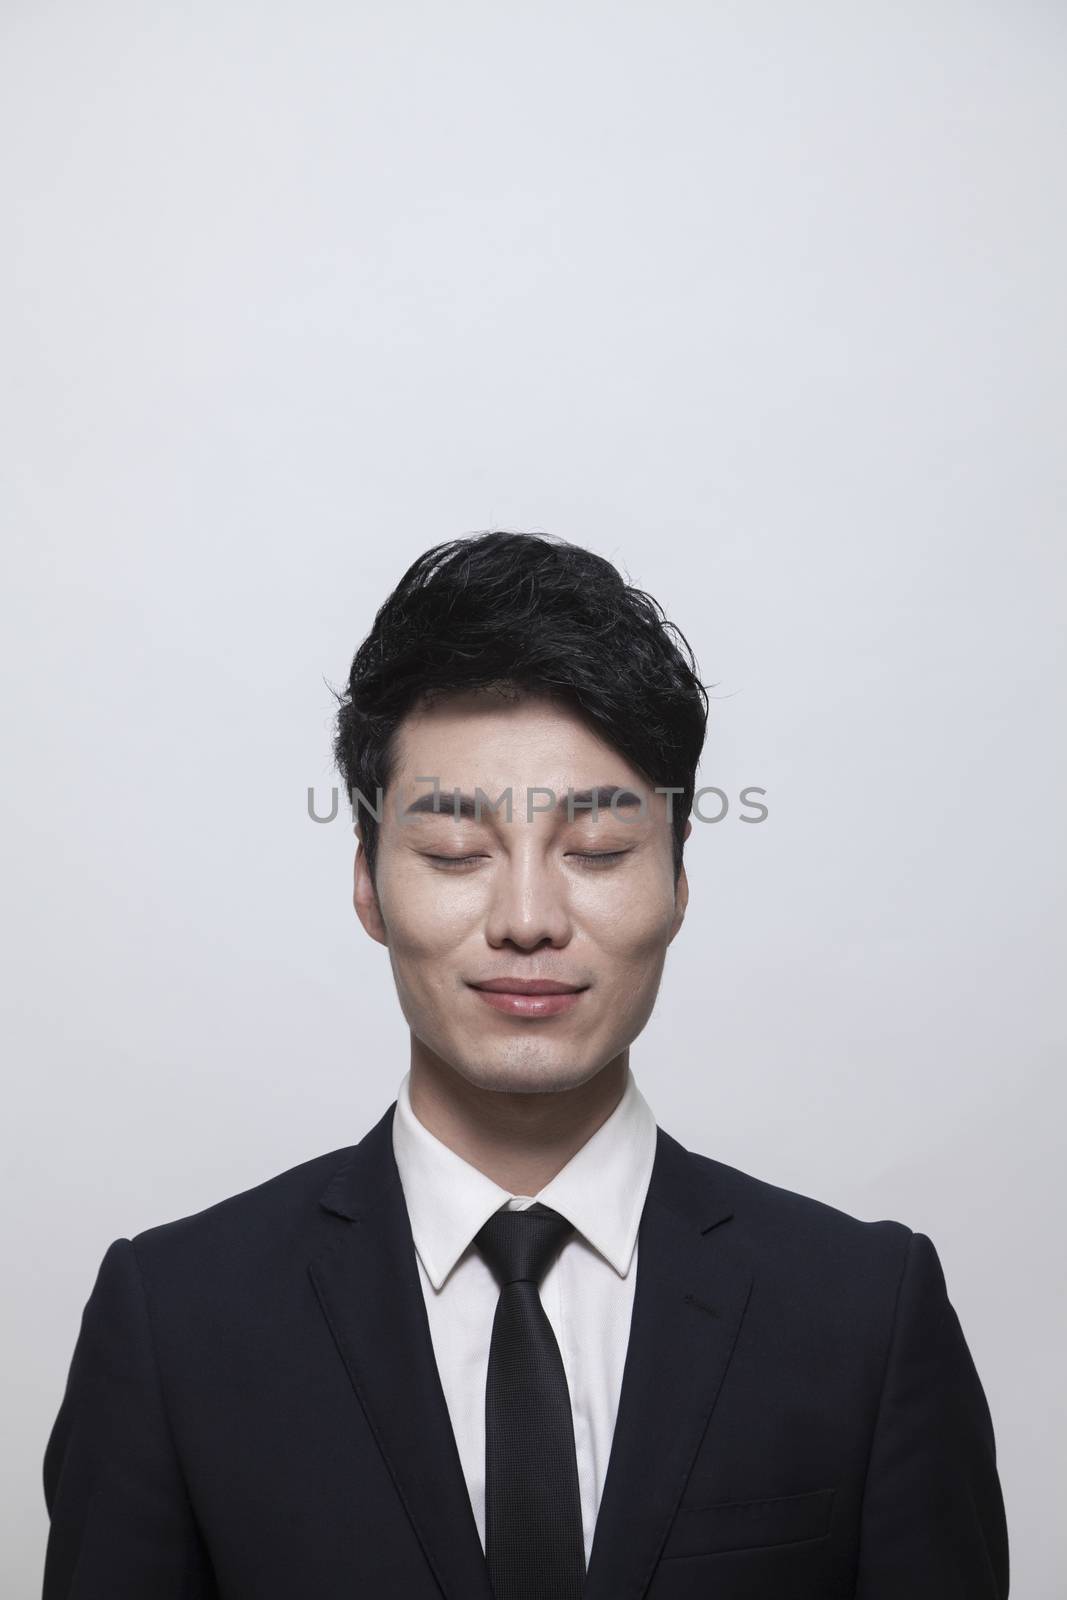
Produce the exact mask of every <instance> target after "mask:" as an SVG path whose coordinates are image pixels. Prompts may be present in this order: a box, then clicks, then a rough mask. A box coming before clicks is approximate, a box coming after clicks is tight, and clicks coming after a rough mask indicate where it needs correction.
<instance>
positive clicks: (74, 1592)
mask: <svg viewBox="0 0 1067 1600" xmlns="http://www.w3.org/2000/svg"><path fill="white" fill-rule="evenodd" d="M44 1495H45V1504H46V1506H47V1508H48V1514H49V1517H50V1519H51V1523H50V1528H49V1534H48V1546H47V1551H46V1555H45V1573H44V1591H43V1600H148V1597H149V1596H150V1597H151V1600H217V1592H216V1589H215V1586H214V1583H213V1581H212V1577H211V1569H210V1564H209V1562H208V1558H207V1553H206V1551H205V1548H204V1545H203V1541H202V1540H201V1538H200V1535H199V1532H198V1530H197V1527H196V1523H195V1520H194V1517H193V1513H192V1508H191V1506H190V1504H189V1497H188V1494H187V1492H186V1488H185V1484H184V1481H183V1478H182V1473H181V1469H180V1466H179V1463H178V1459H177V1455H176V1453H175V1449H174V1443H173V1440H172V1438H171V1433H170V1427H169V1424H168V1421H167V1416H166V1412H165V1409H164V1402H163V1393H162V1389H161V1386H160V1379H159V1374H158V1371H157V1369H156V1362H155V1356H154V1353H153V1347H152V1335H151V1330H150V1327H149V1320H148V1308H147V1304H146V1300H145V1293H144V1288H143V1285H142V1281H141V1276H140V1272H139V1270H138V1265H137V1256H136V1252H135V1249H134V1246H133V1244H132V1243H131V1242H130V1240H129V1239H117V1240H116V1241H115V1242H114V1244H112V1245H111V1246H110V1247H109V1249H108V1250H107V1253H106V1254H105V1256H104V1259H103V1262H102V1263H101V1266H100V1270H99V1272H98V1274H97V1278H96V1283H95V1285H94V1287H93V1291H92V1294H91V1295H90V1297H89V1301H88V1303H87V1305H86V1307H85V1310H84V1312H83V1314H82V1322H81V1331H80V1333H79V1335H78V1340H77V1343H76V1345H75V1348H74V1355H73V1359H72V1361H71V1366H70V1373H69V1376H68V1378H67V1385H66V1390H65V1392H64V1395H63V1399H62V1403H61V1405H60V1408H59V1413H58V1416H57V1417H56V1420H55V1423H54V1425H53V1428H52V1432H51V1435H50V1437H49V1439H48V1443H47V1446H46V1449H45V1457H44Z"/></svg>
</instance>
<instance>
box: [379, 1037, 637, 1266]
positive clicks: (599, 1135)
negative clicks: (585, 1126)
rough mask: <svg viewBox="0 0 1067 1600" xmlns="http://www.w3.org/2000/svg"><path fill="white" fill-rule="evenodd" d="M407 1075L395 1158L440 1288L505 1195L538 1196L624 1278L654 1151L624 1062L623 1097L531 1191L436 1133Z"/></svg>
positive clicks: (421, 1250)
mask: <svg viewBox="0 0 1067 1600" xmlns="http://www.w3.org/2000/svg"><path fill="white" fill-rule="evenodd" d="M410 1079H411V1074H410V1072H408V1073H406V1074H405V1076H404V1078H403V1080H402V1081H401V1084H400V1088H399V1090H398V1092H397V1099H396V1111H395V1113H394V1116H393V1154H394V1156H395V1157H396V1165H397V1170H398V1172H399V1174H400V1182H401V1184H402V1186H403V1190H404V1200H405V1203H406V1205H407V1210H408V1217H409V1219H410V1222H411V1232H412V1237H413V1239H414V1242H415V1249H416V1251H417V1252H418V1255H419V1259H420V1261H421V1262H422V1264H423V1266H424V1267H425V1269H426V1272H427V1275H428V1277H429V1279H430V1282H431V1283H432V1284H433V1286H434V1288H435V1289H440V1288H441V1286H442V1284H443V1283H444V1281H445V1279H446V1278H447V1277H448V1274H449V1273H450V1272H451V1271H452V1268H453V1267H454V1266H455V1264H456V1262H457V1261H458V1260H459V1258H460V1256H461V1255H462V1254H463V1252H464V1251H465V1250H466V1249H467V1247H468V1245H469V1244H470V1243H471V1241H472V1239H473V1238H474V1236H475V1235H476V1234H477V1233H478V1231H479V1229H480V1228H481V1227H482V1225H483V1223H485V1222H487V1221H488V1220H489V1218H490V1217H491V1216H492V1215H493V1213H494V1212H495V1211H499V1210H500V1208H501V1206H503V1205H505V1204H506V1203H507V1202H508V1201H509V1200H516V1199H523V1200H524V1201H526V1202H527V1203H532V1201H533V1200H535V1199H536V1200H539V1201H540V1202H541V1204H542V1205H546V1206H551V1208H552V1210H553V1211H558V1212H559V1213H560V1215H561V1216H564V1217H566V1218H567V1221H568V1222H570V1223H572V1224H573V1225H574V1227H575V1229H576V1230H577V1232H578V1233H580V1234H581V1235H582V1236H583V1237H584V1238H585V1239H586V1240H587V1241H588V1243H589V1244H591V1245H592V1246H593V1248H594V1249H595V1250H597V1251H598V1252H599V1253H600V1254H601V1255H602V1256H603V1257H604V1258H605V1260H607V1261H609V1262H610V1263H611V1265H612V1266H613V1267H614V1268H615V1271H616V1272H617V1273H618V1274H619V1275H620V1277H625V1276H626V1274H627V1272H628V1271H629V1268H630V1262H631V1260H632V1258H633V1251H634V1245H635V1243H636V1241H637V1230H638V1227H639V1225H640V1222H641V1213H642V1211H643V1209H644V1204H645V1196H646V1194H647V1192H648V1185H649V1181H650V1179H651V1177H652V1164H653V1162H654V1160H655V1155H656V1120H655V1117H654V1116H653V1114H652V1110H651V1108H650V1107H649V1104H648V1102H647V1101H646V1099H645V1097H644V1096H643V1095H642V1093H641V1091H640V1090H639V1089H638V1087H637V1083H636V1082H635V1080H634V1076H633V1073H632V1071H631V1070H630V1068H629V1067H627V1069H626V1084H625V1087H624V1089H623V1093H622V1098H621V1099H620V1101H619V1103H618V1105H617V1106H616V1107H615V1109H614V1111H612V1113H611V1115H610V1116H609V1117H608V1118H607V1120H606V1121H604V1122H602V1123H601V1125H600V1127H599V1128H598V1129H597V1130H596V1132H595V1133H594V1134H593V1135H592V1136H591V1138H589V1139H587V1140H586V1142H585V1144H583V1145H582V1147H581V1149H580V1150H577V1151H576V1152H575V1154H574V1155H573V1156H572V1157H571V1159H570V1160H569V1161H568V1162H567V1164H566V1166H565V1167H563V1168H562V1170H561V1171H559V1172H557V1174H556V1176H555V1177H554V1178H553V1179H552V1180H551V1181H550V1182H549V1183H547V1184H546V1185H545V1187H544V1188H543V1189H542V1190H541V1191H540V1192H539V1193H538V1194H537V1195H534V1196H532V1197H531V1196H515V1195H512V1194H511V1193H510V1191H509V1190H507V1189H503V1188H501V1186H500V1185H499V1184H498V1183H494V1182H493V1180H492V1178H488V1177H486V1175H485V1173H484V1172H480V1171H479V1170H478V1168H477V1167H474V1166H472V1165H471V1164H470V1162H469V1161H464V1159H463V1157H462V1156H459V1155H457V1154H456V1152H455V1151H454V1150H452V1149H450V1148H449V1146H448V1145H446V1144H444V1143H443V1142H442V1141H441V1140H440V1139H438V1138H437V1137H436V1135H435V1134H432V1133H431V1132H430V1130H429V1128H427V1127H425V1126H424V1125H423V1124H422V1123H421V1122H420V1121H419V1119H418V1118H417V1117H416V1115H415V1113H414V1111H413V1110H412V1108H411V1095H410V1092H409V1086H410Z"/></svg>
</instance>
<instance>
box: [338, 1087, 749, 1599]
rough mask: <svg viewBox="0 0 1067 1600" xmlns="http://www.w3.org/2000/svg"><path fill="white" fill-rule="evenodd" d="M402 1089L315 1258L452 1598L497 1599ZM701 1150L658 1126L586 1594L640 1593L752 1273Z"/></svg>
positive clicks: (344, 1347)
mask: <svg viewBox="0 0 1067 1600" xmlns="http://www.w3.org/2000/svg"><path fill="white" fill-rule="evenodd" d="M394 1106H395V1102H394V1104H393V1105H391V1106H390V1107H389V1109H388V1111H386V1113H385V1115H384V1116H383V1117H382V1118H381V1120H380V1121H379V1122H378V1123H377V1125H376V1126H375V1127H374V1128H372V1129H371V1130H370V1132H369V1133H368V1134H367V1135H366V1137H365V1138H364V1139H363V1140H362V1141H361V1143H360V1144H359V1145H357V1146H356V1147H355V1150H354V1151H353V1153H352V1155H351V1157H350V1159H349V1161H348V1163H347V1164H346V1165H345V1166H343V1167H342V1168H341V1169H340V1170H339V1171H338V1172H337V1173H336V1174H335V1175H334V1177H333V1179H332V1180H331V1182H330V1184H329V1186H328V1187H327V1189H326V1191H325V1193H324V1194H323V1195H322V1197H321V1201H320V1205H321V1207H322V1209H323V1212H324V1213H328V1215H324V1216H323V1222H324V1224H325V1225H326V1226H327V1227H328V1228H329V1230H330V1232H331V1237H329V1238H328V1239H327V1241H326V1243H325V1244H324V1246H323V1248H322V1249H321V1250H320V1252H319V1253H318V1254H317V1256H316V1257H315V1259H314V1260H313V1261H312V1262H311V1264H310V1267H309V1270H310V1274H311V1278H312V1281H313V1283H314V1286H315V1290H316V1293H317V1295H318V1298H319V1302H320V1304H321V1306H322V1310H323V1312H324V1314H325V1316H326V1319H327V1321H328V1323H329V1325H330V1328H331V1331H332V1333H333V1337H334V1341H335V1343H336V1345H337V1348H338V1351H339V1352H340V1355H341V1359H342V1360H343V1362H344V1364H345V1367H346V1369H347V1371H348V1375H349V1378H350V1379H351V1382H352V1386H353V1388H354V1390H355V1392H356V1395H357V1397H358V1399H359V1402H360V1404H361V1405H362V1407H363V1410H364V1412H365V1414H366V1417H367V1421H368V1423H369V1424H370V1427H371V1429H372V1431H373V1433H374V1435H375V1437H376V1439H377V1441H378V1444H379V1447H380V1449H381V1452H382V1455H383V1458H384V1460H385V1462H386V1464H387V1466H388V1468H389V1471H390V1473H391V1474H392V1477H393V1481H394V1483H395V1485H396V1488H397V1492H398V1494H399V1496H400V1499H401V1501H402V1502H403V1504H404V1506H405V1508H406V1510H407V1514H408V1517H409V1518H410V1520H411V1523H412V1526H413V1528H414V1531H415V1534H416V1536H417V1537H418V1539H419V1542H420V1543H421V1545H422V1548H423V1550H424V1552H425V1554H426V1558H427V1560H428V1562H429V1564H430V1567H431V1569H432V1570H433V1572H434V1574H435V1576H436V1578H437V1582H438V1584H439V1585H440V1588H441V1590H442V1593H443V1594H444V1595H445V1596H446V1597H447V1600H493V1596H492V1589H491V1586H490V1583H489V1575H488V1568H487V1566H486V1562H485V1557H484V1553H483V1551H482V1545H481V1541H480V1539H479V1537H478V1530H477V1526H476V1524H475V1521H474V1513H473V1510H472V1508H471V1503H470V1497H469V1495H468V1493H467V1486H466V1481H465V1479H464V1476H463V1468H462V1465H461V1462H460V1459H459V1451H458V1450H457V1448H456V1441H455V1435H454V1433H453V1431H452V1423H451V1419H450V1417H449V1414H448V1406H447V1403H446V1401H445V1397H444V1391H443V1389H442V1387H441V1380H440V1376H439V1374H438V1370H437V1362H436V1358H435V1356H434V1351H433V1341H432V1338H431V1335H430V1327H429V1321H428V1318H427V1316H426V1305H425V1300H424V1298H423V1291H422V1285H421V1282H420V1281H419V1273H418V1263H417V1261H416V1258H415V1251H414V1246H413V1243H412V1237H411V1225H410V1222H409V1219H408V1213H407V1207H406V1205H405V1203H404V1193H403V1188H402V1186H401V1183H400V1177H399V1174H398V1172H397V1168H396V1161H395V1158H394V1155H393V1146H392V1118H393V1111H394ZM731 1215H732V1212H731V1210H730V1208H729V1206H728V1205H726V1204H724V1202H723V1196H722V1194H721V1193H718V1192H717V1191H716V1188H715V1185H714V1180H713V1179H712V1178H711V1177H710V1176H709V1174H708V1172H707V1170H706V1169H705V1168H704V1167H703V1166H702V1165H701V1163H700V1162H699V1160H698V1159H697V1158H695V1157H694V1156H692V1155H690V1153H689V1152H688V1151H687V1150H685V1149H683V1147H682V1146H681V1145H680V1144H678V1143H677V1141H676V1140H674V1139H672V1138H671V1136H670V1135H669V1134H667V1133H665V1132H664V1130H663V1129H662V1128H659V1129H658V1130H657V1144H656V1159H655V1163H654V1165H653V1169H652V1177H651V1180H650V1183H649V1190H648V1197H647V1199H646V1202H645V1207H644V1211H643V1213H642V1218H641V1227H640V1232H639V1235H638V1241H639V1242H638V1253H637V1282H636V1284H635V1288H634V1305H633V1316H632V1321H631V1325H630V1339H629V1345H628V1348H627V1355H626V1363H625V1367H624V1371H623V1381H622V1390H621V1394H620V1398H619V1411H618V1417H617V1420H616V1425H615V1434H614V1439H613V1441H612V1447H611V1454H610V1457H609V1461H608V1469H607V1475H606V1478H605V1483H604V1492H603V1495H602V1498H601V1503H600V1509H599V1513H598V1516H597V1523H596V1531H595V1536H594V1540H593V1548H592V1552H591V1555H590V1562H589V1573H588V1577H587V1580H586V1586H585V1590H584V1595H583V1600H641V1597H642V1596H643V1595H644V1593H645V1591H646V1589H647V1587H648V1584H649V1582H650V1581H651V1578H652V1573H653V1571H654V1570H655V1565H656V1562H657V1560H658V1558H659V1552H660V1549H661V1548H662V1545H663V1542H664V1540H665V1538H666V1536H667V1533H668V1530H669V1528H670V1524H671V1521H672V1519H673V1517H674V1514H675V1511H676V1510H677V1507H678V1502H679V1500H680V1499H681V1495H682V1491H683V1489H684V1486H685V1481H686V1478H687V1477H688V1474H689V1469H690V1467H691V1465H692V1461H693V1458H694V1456H695V1454H696V1451H697V1448H698V1446H699V1444H700V1441H701V1439H702V1437H703V1435H704V1432H705V1430H706V1428H707V1425H708V1422H709V1419H710V1417H711V1413H712V1410H713V1408H714V1405H715V1401H716V1398H717V1396H718V1393H719V1390H720V1387H721V1385H722V1382H723V1378H724V1377H725V1374H726V1369H727V1367H728V1365H729V1362H730V1358H731V1355H732V1354H733V1349H734V1345H735V1342H736V1339H737V1334H738V1331H739V1329H740V1326H741V1321H742V1319H743V1317H744V1314H745V1309H746V1307H747V1304H748V1297H749V1293H750V1291H751V1287H752V1275H751V1272H750V1271H749V1269H748V1267H747V1265H746V1264H745V1262H744V1261H743V1260H742V1259H740V1258H739V1257H738V1256H737V1255H736V1254H735V1252H734V1251H733V1250H732V1249H731V1248H730V1245H729V1239H728V1235H729V1230H728V1229H727V1228H725V1227H721V1226H720V1224H723V1223H728V1222H729V1220H730V1217H731Z"/></svg>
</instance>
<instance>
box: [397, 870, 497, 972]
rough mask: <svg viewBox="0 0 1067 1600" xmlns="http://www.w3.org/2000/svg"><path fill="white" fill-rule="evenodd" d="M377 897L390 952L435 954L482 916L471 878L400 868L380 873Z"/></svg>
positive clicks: (476, 924) (411, 955)
mask: <svg viewBox="0 0 1067 1600" xmlns="http://www.w3.org/2000/svg"><path fill="white" fill-rule="evenodd" d="M378 901H379V905H380V906H381V912H382V917H383V919H384V921H385V926H386V931H387V933H388V935H389V946H390V949H391V951H392V952H393V955H394V957H396V958H400V959H407V960H411V961H418V960H420V959H430V958H434V959H440V957H441V956H442V955H444V954H446V953H447V952H449V951H452V950H455V949H456V947H457V945H458V943H459V942H460V941H461V940H462V939H463V938H465V937H466V936H467V935H468V934H469V933H470V932H471V930H472V929H477V928H478V927H480V926H481V924H482V922H483V921H484V906H483V904H482V901H483V896H482V895H481V894H480V893H479V891H478V890H477V889H476V888H475V886H474V884H473V882H472V880H471V879H469V878H468V879H465V880H461V879H459V878H457V879H455V880H449V879H444V880H442V879H440V878H437V877H432V876H428V875H427V874H425V873H420V872H411V871H406V870H404V869H402V868H401V869H399V870H396V871H393V872H388V873H385V874H383V875H382V876H381V878H380V881H379V885H378Z"/></svg>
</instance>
